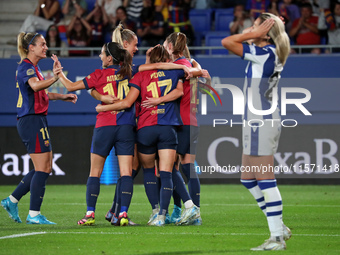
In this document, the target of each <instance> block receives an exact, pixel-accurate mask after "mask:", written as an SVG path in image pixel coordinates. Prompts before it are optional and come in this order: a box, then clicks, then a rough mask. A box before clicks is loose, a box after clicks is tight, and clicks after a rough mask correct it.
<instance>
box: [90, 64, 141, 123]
mask: <svg viewBox="0 0 340 255" xmlns="http://www.w3.org/2000/svg"><path fill="white" fill-rule="evenodd" d="M119 70H120V67H119V65H112V66H109V67H107V68H106V69H96V70H95V71H94V72H93V73H91V74H90V75H88V76H87V77H86V78H84V80H83V82H84V84H85V87H86V89H92V88H94V89H96V90H97V91H98V92H99V93H100V94H102V95H113V96H115V97H117V98H119V99H124V98H125V97H126V96H127V94H128V93H129V91H130V88H129V86H128V85H129V80H128V78H127V77H121V75H119V74H117V73H118V72H119ZM102 104H103V105H105V103H103V102H102ZM117 125H134V126H135V125H136V116H135V106H134V105H133V106H132V107H130V108H128V109H125V110H121V111H110V112H100V113H98V115H97V121H96V128H98V127H104V126H117Z"/></svg>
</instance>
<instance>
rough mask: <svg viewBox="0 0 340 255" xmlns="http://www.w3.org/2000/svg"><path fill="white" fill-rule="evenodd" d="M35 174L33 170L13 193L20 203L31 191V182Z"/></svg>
mask: <svg viewBox="0 0 340 255" xmlns="http://www.w3.org/2000/svg"><path fill="white" fill-rule="evenodd" d="M34 173H35V171H34V169H33V170H31V171H30V172H29V173H28V174H26V175H25V176H24V178H22V180H21V181H20V183H19V184H18V186H17V187H16V188H15V190H14V191H13V193H12V196H13V197H15V199H17V200H18V201H19V200H20V199H21V198H22V197H23V196H25V195H26V194H27V193H28V192H29V191H30V186H31V180H32V177H33V175H34Z"/></svg>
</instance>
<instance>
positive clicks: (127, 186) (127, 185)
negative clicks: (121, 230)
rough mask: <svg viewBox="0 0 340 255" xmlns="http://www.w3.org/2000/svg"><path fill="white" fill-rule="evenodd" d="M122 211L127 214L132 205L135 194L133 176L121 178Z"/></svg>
mask: <svg viewBox="0 0 340 255" xmlns="http://www.w3.org/2000/svg"><path fill="white" fill-rule="evenodd" d="M121 179H122V181H121V209H120V212H127V211H128V209H129V206H130V203H131V198H132V192H133V179H132V177H131V176H122V177H121Z"/></svg>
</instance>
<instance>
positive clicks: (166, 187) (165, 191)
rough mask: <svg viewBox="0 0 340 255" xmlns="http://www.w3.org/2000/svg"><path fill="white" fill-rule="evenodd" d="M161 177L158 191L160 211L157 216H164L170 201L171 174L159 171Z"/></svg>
mask: <svg viewBox="0 0 340 255" xmlns="http://www.w3.org/2000/svg"><path fill="white" fill-rule="evenodd" d="M159 173H160V176H161V183H162V186H161V191H160V201H161V202H160V211H159V215H164V216H165V214H166V213H167V211H168V207H169V204H170V200H171V195H172V189H173V183H172V174H171V173H169V172H165V171H160V172H159Z"/></svg>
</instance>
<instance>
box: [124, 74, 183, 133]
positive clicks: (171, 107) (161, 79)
mask: <svg viewBox="0 0 340 255" xmlns="http://www.w3.org/2000/svg"><path fill="white" fill-rule="evenodd" d="M183 77H184V71H183V70H151V71H143V72H138V73H137V74H136V75H135V76H134V77H133V78H132V79H131V81H130V83H129V86H131V87H134V88H136V89H138V90H139V91H140V97H141V101H142V102H143V101H144V100H146V99H147V97H148V98H151V97H153V98H158V97H162V96H165V95H166V94H168V93H170V92H171V91H172V90H174V89H175V88H176V87H177V83H178V82H179V80H180V79H181V78H183ZM155 125H172V126H179V125H182V120H181V116H180V111H179V100H176V101H171V102H167V103H164V104H160V105H157V106H154V107H151V108H145V107H143V106H141V109H140V113H139V119H138V129H141V128H142V127H146V126H155Z"/></svg>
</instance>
